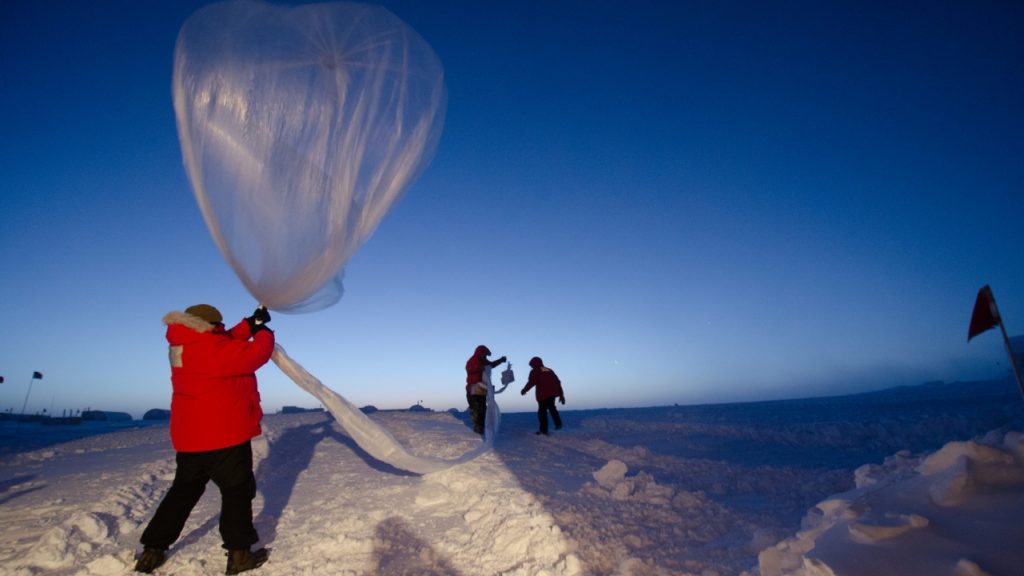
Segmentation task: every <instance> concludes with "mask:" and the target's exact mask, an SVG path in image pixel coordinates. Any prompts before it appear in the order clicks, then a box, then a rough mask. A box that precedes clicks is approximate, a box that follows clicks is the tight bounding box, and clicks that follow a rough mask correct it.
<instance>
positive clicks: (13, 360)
mask: <svg viewBox="0 0 1024 576" xmlns="http://www.w3.org/2000/svg"><path fill="white" fill-rule="evenodd" d="M202 4H203V3H202V2H184V1H176V2H157V1H128V0H125V1H120V2H113V1H104V0H100V1H97V2H88V3H87V2H74V1H67V2H56V3H53V2H50V3H42V2H35V1H30V0H14V1H7V2H4V3H3V5H2V7H0V12H2V14H0V77H2V78H3V85H2V87H0V110H3V112H4V113H3V114H0V134H2V138H0V183H2V186H3V193H2V196H0V207H2V210H0V213H2V218H3V224H2V226H0V275H2V279H3V280H2V284H0V325H2V327H3V329H2V334H3V335H2V346H0V375H3V376H4V377H5V378H6V382H5V383H3V384H0V409H3V410H7V409H9V408H13V410H14V411H15V412H17V411H19V410H20V409H21V406H22V403H23V402H24V400H25V395H26V392H27V390H28V385H29V379H30V376H31V374H32V371H34V370H38V371H41V372H43V373H44V375H45V377H44V379H43V380H41V381H36V382H35V383H34V384H33V388H32V393H31V396H30V398H29V403H28V411H29V412H35V411H38V410H41V409H43V408H46V409H47V410H51V409H52V410H53V411H55V412H57V413H59V412H61V411H62V410H64V409H80V408H86V407H92V408H98V409H107V410H123V411H129V412H132V413H133V414H135V415H136V416H139V415H141V413H142V412H143V411H145V410H146V409H148V408H153V407H166V406H167V405H168V404H169V399H170V385H169V379H168V374H169V369H168V367H167V358H166V343H165V341H164V338H163V327H162V324H161V318H162V316H163V314H164V313H165V312H167V311H169V310H175V309H177V310H180V309H184V308H185V307H186V306H188V305H190V304H193V303H197V302H208V303H212V304H214V305H216V306H218V307H219V308H220V309H221V310H222V311H223V312H224V313H225V315H226V316H227V317H228V318H232V319H234V318H239V319H240V318H241V317H242V316H243V315H246V314H249V313H250V312H251V309H252V307H253V306H254V305H255V301H254V300H253V298H252V297H251V296H250V295H248V294H247V293H246V292H245V290H244V288H243V287H242V286H241V284H240V282H239V281H238V280H237V279H236V278H235V276H234V274H233V272H232V271H231V269H230V268H229V267H228V266H227V264H226V263H225V262H224V260H223V258H222V257H221V255H220V254H219V253H218V252H217V250H216V248H215V246H214V244H213V242H212V240H211V239H210V236H209V233H208V232H207V230H206V228H205V225H204V223H203V221H202V218H201V215H200V212H199V209H198V208H197V206H196V203H195V200H194V198H193V196H192V192H191V190H190V188H189V185H188V183H187V181H186V177H185V172H184V170H183V168H182V161H181V153H180V149H179V146H178V140H177V134H176V130H175V123H174V112H173V109H172V105H171V97H170V85H171V65H172V59H173V48H174V42H175V38H176V34H177V31H178V29H179V27H180V26H181V24H182V22H183V21H184V20H185V19H186V18H187V17H188V15H189V14H191V13H192V12H193V11H194V10H195V9H196V8H197V7H199V6H200V5H202ZM383 4H384V5H385V6H387V7H389V8H390V9H391V10H392V11H393V12H395V13H396V14H397V15H398V16H399V17H400V18H402V19H403V20H405V21H406V22H408V23H409V24H410V25H411V26H412V27H413V28H415V29H416V30H417V31H419V32H420V34H422V35H423V36H424V37H425V38H426V39H427V41H428V42H429V43H430V44H431V45H432V46H433V47H434V49H435V50H436V51H437V53H438V54H439V56H440V58H441V60H442V62H443V63H444V65H445V71H446V77H447V85H448V90H449V103H448V112H447V121H446V125H445V129H444V134H443V136H442V140H441V143H440V147H439V150H438V153H437V156H436V158H435V159H434V161H433V163H432V164H431V165H430V166H429V167H428V168H427V170H426V172H425V173H424V174H423V176H422V177H421V178H420V180H419V181H418V182H417V183H416V184H414V186H413V187H412V188H411V189H410V191H409V192H408V193H407V195H406V196H405V197H404V198H403V199H402V200H401V202H400V203H399V204H398V205H397V207H396V208H395V209H394V210H393V211H392V213H391V214H390V215H389V216H388V217H387V218H386V219H385V220H384V222H383V224H382V225H381V226H380V228H379V229H378V230H377V232H376V234H375V236H374V237H373V238H371V239H370V240H369V241H368V242H367V244H365V245H364V246H363V248H362V249H361V250H360V251H359V253H358V254H357V255H356V256H355V258H354V259H353V260H352V261H351V262H350V265H349V266H348V268H347V272H346V295H345V297H344V298H343V299H342V301H341V302H340V303H339V304H337V305H336V306H334V307H332V308H329V309H327V310H323V311H320V312H316V313H313V314H306V315H293V316H287V315H283V314H278V315H276V316H275V318H274V321H273V323H272V326H273V327H274V328H275V329H276V331H277V335H278V341H279V343H280V344H281V345H282V346H284V347H285V348H286V349H287V350H288V352H289V353H290V354H291V355H292V356H293V357H294V358H295V359H296V360H298V361H299V362H300V363H302V364H304V365H305V366H306V368H307V369H309V371H310V372H312V373H313V374H315V375H317V376H318V377H319V378H320V379H321V380H323V381H324V382H325V383H326V384H327V385H329V386H331V387H332V388H334V389H335V390H337V391H338V392H340V393H341V394H342V395H344V396H346V397H347V398H349V399H350V400H352V401H353V402H355V403H356V404H358V405H366V404H373V405H376V406H378V407H380V408H397V407H402V408H404V407H407V406H409V405H411V404H414V403H416V402H418V401H421V400H422V401H423V403H424V404H425V405H427V406H429V407H432V408H436V409H447V408H450V407H458V408H463V407H464V404H465V399H464V396H463V381H464V372H463V364H464V362H465V360H466V358H467V357H468V356H469V354H470V353H471V352H472V350H473V348H474V347H475V346H476V345H477V344H481V343H484V344H487V345H488V346H489V347H490V348H491V349H492V350H493V351H494V352H495V353H496V354H497V355H502V354H505V355H508V356H509V358H510V359H511V360H512V362H513V364H514V368H515V369H516V372H517V375H518V379H519V380H520V382H519V383H517V384H516V385H514V387H516V386H519V385H521V384H522V383H523V381H525V379H526V375H527V372H528V367H527V361H528V360H529V359H530V357H531V356H533V355H540V356H542V357H544V358H545V360H546V361H547V363H548V364H549V365H550V366H552V367H553V368H554V369H555V370H556V371H557V372H558V373H559V374H560V376H561V377H562V380H563V382H564V384H565V388H566V394H567V397H568V400H569V404H568V405H567V408H595V407H626V406H643V405H660V404H671V403H704V402H721V401H745V400H760V399H771V398H783V397H798V396H806V395H822V394H827V395H832V394H843V393H849V392H856V391H861V390H867V389H876V388H881V387H888V386H894V385H903V384H917V383H921V382H924V381H928V380H947V381H949V380H956V379H967V378H986V377H1001V376H1003V375H1004V374H1005V373H1006V371H1007V370H1008V364H1007V362H1006V360H1005V354H1004V351H1003V349H1002V341H1001V338H1000V337H999V336H998V331H992V332H989V333H986V334H984V335H982V336H980V337H978V338H977V339H975V340H974V341H972V342H971V343H970V345H968V344H967V343H966V341H965V340H966V331H967V323H968V320H969V315H970V312H971V308H972V306H973V303H974V297H975V295H976V293H977V290H978V288H980V287H981V286H982V285H984V284H986V283H988V284H990V285H991V286H992V288H993V291H994V292H995V295H996V298H997V301H998V303H999V306H1000V309H1001V311H1002V313H1003V315H1004V318H1005V320H1006V324H1007V325H1008V327H1009V329H1010V331H1011V334H1015V333H1021V332H1024V267H1022V266H1021V255H1022V254H1024V233H1022V232H1021V229H1022V228H1021V221H1022V216H1024V162H1022V160H1021V159H1022V158H1024V4H1020V3H1015V2H968V1H963V2H925V1H922V2H904V3H892V2H818V1H806V2H799V1H796V2H731V1H710V0H709V1H694V2H688V1H679V2H675V1H673V2H626V1H622V2H618V1H608V2H582V1H578V2H577V1H566V0H558V1H550V0H549V1H536V2H533V1H531V2H525V1H515V2H504V3H498V2H472V1H468V0H466V1H461V0H460V1H454V2H423V1H414V0H407V1H398V0H396V1H393V2H384V3H383ZM893 4H898V5H897V6H893ZM259 376H260V382H261V389H262V391H263V397H264V408H265V409H266V410H268V411H274V410H277V409H279V408H280V407H281V406H282V405H292V404H294V405H304V406H315V405H316V402H315V401H314V400H313V399H312V398H311V397H309V396H307V395H306V394H305V393H304V392H302V391H301V390H299V389H298V388H297V387H296V386H295V385H294V384H292V383H290V382H289V381H287V380H286V379H285V377H284V376H283V375H282V374H281V373H280V372H279V371H278V370H277V368H276V367H274V366H272V365H270V366H268V367H266V368H264V369H263V370H261V372H260V373H259ZM516 390H518V388H516ZM510 392H511V389H510ZM499 398H500V399H501V400H502V407H503V409H505V410H532V409H533V408H534V407H535V403H534V402H533V400H532V397H527V398H522V397H520V396H519V394H518V393H515V392H511V393H506V394H505V395H504V396H502V397H499Z"/></svg>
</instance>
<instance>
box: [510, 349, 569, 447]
mask: <svg viewBox="0 0 1024 576" xmlns="http://www.w3.org/2000/svg"><path fill="white" fill-rule="evenodd" d="M530 368H531V370H530V377H529V379H527V381H526V386H523V391H522V392H520V394H522V395H524V396H525V395H526V393H527V392H528V391H529V390H530V388H536V393H535V394H536V396H537V420H538V421H539V422H540V430H538V431H537V434H543V435H545V436H547V435H548V412H550V413H551V420H553V421H554V423H555V430H561V428H562V418H561V416H559V415H558V409H557V408H555V398H558V400H559V401H560V402H561V403H562V404H565V393H564V392H562V381H561V380H559V379H558V375H556V374H555V371H554V370H552V369H551V368H548V367H547V366H544V361H543V360H541V359H540V357H538V356H534V357H533V358H531V359H530Z"/></svg>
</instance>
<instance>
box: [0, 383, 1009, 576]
mask: <svg viewBox="0 0 1024 576" xmlns="http://www.w3.org/2000/svg"><path fill="white" fill-rule="evenodd" d="M499 401H500V398H499ZM560 408H564V407H560ZM562 415H563V420H564V423H565V426H564V428H563V429H562V430H559V431H553V432H552V435H551V436H548V437H544V436H537V435H535V434H534V431H535V430H536V428H537V423H536V416H535V415H534V414H532V413H512V414H510V413H505V414H503V415H502V423H501V434H500V435H499V436H497V437H496V438H495V439H494V442H493V446H492V448H491V449H490V450H488V451H486V452H484V453H482V454H481V455H479V456H478V457H476V458H474V459H472V460H469V461H465V462H462V463H459V464H456V465H452V466H450V467H447V468H446V469H443V470H439V471H436V472H431V473H429V474H425V475H419V474H414V473H409V472H406V471H403V470H400V469H398V468H395V467H392V466H389V465H387V464H384V463H382V462H380V461H379V460H377V459H375V458H373V457H372V456H370V455H369V453H367V452H365V451H363V450H362V449H360V448H359V447H358V445H357V444H356V443H355V442H354V441H353V440H352V439H351V437H350V436H348V435H347V434H346V433H345V432H344V429H343V428H342V427H341V426H340V425H339V424H338V422H337V421H335V420H334V418H333V417H332V416H331V415H330V414H329V413H327V412H307V413H300V414H273V415H268V416H267V417H266V418H265V419H264V436H263V437H261V439H260V440H258V441H257V442H255V449H256V450H255V451H256V455H257V464H256V476H257V484H258V486H259V494H258V495H257V498H256V501H255V502H254V510H255V513H256V527H257V529H258V531H259V533H260V536H261V542H260V545H262V546H266V547H267V548H269V549H270V560H269V561H268V562H267V564H266V565H264V566H263V567H261V568H259V569H258V570H256V571H253V572H251V573H252V574H254V576H256V575H265V576H270V575H302V574H310V575H312V574H316V575H324V574H327V575H331V574H338V575H368V574H385V575H392V574H395V575H402V574H409V575H412V574H417V575H436V576H441V575H465V576H469V575H488V574H503V575H524V576H526V575H531V576H534V575H536V576H539V575H549V576H554V575H664V574H671V575H676V574H679V575H700V576H713V575H718V576H724V575H730V574H737V575H743V574H747V575H754V574H762V575H765V576H768V575H771V576H774V575H779V574H801V575H816V576H817V575H829V574H837V575H852V576H857V575H887V574H902V575H908V574H909V575H914V574H928V575H931V574H937V575H942V574H948V575H951V576H980V575H985V574H988V575H992V576H997V575H1019V574H1020V571H1019V570H1020V567H1021V566H1024V546H1021V545H1020V544H1021V542H1024V522H1021V521H1020V518H1022V517H1024V435H1022V434H1021V432H1020V431H1021V430H1024V416H1022V415H1024V402H1022V401H1021V398H1020V395H1019V393H1017V391H1016V389H1015V386H1014V385H1013V384H1012V383H1010V382H1008V381H1004V382H988V383H973V384H944V385H939V384H933V385H926V386H920V387H912V388H904V389H895V390H890V391H884V392H879V393H872V394H862V395H856V396H846V397H836V398H821V399H805V400H792V401H779V402H763V403H750V404H728V405H713V406H668V407H656V408H644V409H608V410H587V411H572V410H564V409H563V411H562ZM369 418H370V419H372V421H373V422H374V423H375V424H377V425H379V426H381V427H382V428H383V429H385V430H387V432H388V433H389V434H390V435H391V436H392V437H393V438H394V439H395V440H397V442H399V443H400V444H401V445H402V446H404V448H405V449H407V450H408V451H409V452H410V453H412V454H414V455H416V456H417V457H426V458H431V459H441V460H444V461H450V460H453V459H457V458H459V457H460V456H461V455H463V454H466V453H468V452H471V451H473V450H475V449H476V448H478V447H479V446H480V444H481V442H482V441H481V438H480V436H478V435H476V434H474V433H473V432H472V430H471V429H470V427H469V426H468V422H467V416H466V414H465V412H464V411H462V412H454V411H449V412H427V411H380V412H374V413H372V414H370V415H369ZM75 436H81V437H78V438H74V437H75ZM69 438H71V439H69ZM0 441H2V442H0V574H3V575H8V574H10V575H18V576H22V575H37V574H47V575H51V574H52V575H57V576H60V575H83V576H85V575H95V576H101V575H113V574H118V575H121V574H128V573H131V568H132V566H133V565H134V556H135V554H136V553H137V552H138V551H139V550H140V545H139V544H138V538H139V536H140V534H141V532H142V530H143V529H144V528H145V525H146V523H147V522H148V520H149V518H150V517H151V516H152V514H153V512H154V511H155V509H156V506H157V504H158V503H159V501H160V499H161V497H162V496H163V494H164V492H165V490H166V489H167V488H168V486H169V485H170V482H171V480H172V478H173V476H174V452H173V450H172V448H171V445H170V441H169V439H168V435H167V426H166V424H163V423H160V424H147V425H142V424H141V423H135V424H134V427H126V426H125V425H123V424H117V425H113V424H112V425H107V426H106V427H104V426H103V425H102V424H99V423H83V424H82V425H81V426H41V425H39V424H34V423H22V424H21V425H20V426H16V425H15V423H13V422H10V421H0ZM219 506H220V497H219V494H218V492H217V489H216V488H215V487H214V486H212V485H210V486H209V487H208V489H207V492H206V494H205V495H204V496H203V498H202V500H200V502H199V505H198V506H197V507H196V508H195V510H194V511H193V513H192V516H191V518H190V520H189V522H188V524H187V525H186V527H185V531H184V532H183V534H182V537H181V539H180V540H179V541H178V542H177V543H175V545H174V546H172V548H171V550H170V553H169V556H168V560H167V563H166V564H165V565H164V566H163V567H161V568H160V569H158V570H157V573H158V574H168V575H169V574H174V575H182V576H192V575H200V574H215V573H223V571H224V567H225V563H226V560H225V556H224V552H223V550H222V549H221V547H220V543H221V542H220V536H219V534H218V532H217V515H218V510H219Z"/></svg>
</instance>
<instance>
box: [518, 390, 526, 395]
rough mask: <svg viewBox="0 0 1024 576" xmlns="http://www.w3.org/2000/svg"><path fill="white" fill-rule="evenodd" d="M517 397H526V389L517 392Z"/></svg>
mask: <svg viewBox="0 0 1024 576" xmlns="http://www.w3.org/2000/svg"><path fill="white" fill-rule="evenodd" d="M519 395H520V396H526V388H523V389H522V390H520V391H519Z"/></svg>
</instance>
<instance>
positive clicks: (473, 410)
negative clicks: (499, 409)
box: [466, 394, 487, 434]
mask: <svg viewBox="0 0 1024 576" xmlns="http://www.w3.org/2000/svg"><path fill="white" fill-rule="evenodd" d="M466 403H467V404H469V417H470V419H471V420H472V421H473V431H474V432H476V433H477V434H483V433H484V421H485V420H486V419H487V396H484V395H481V394H466Z"/></svg>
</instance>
